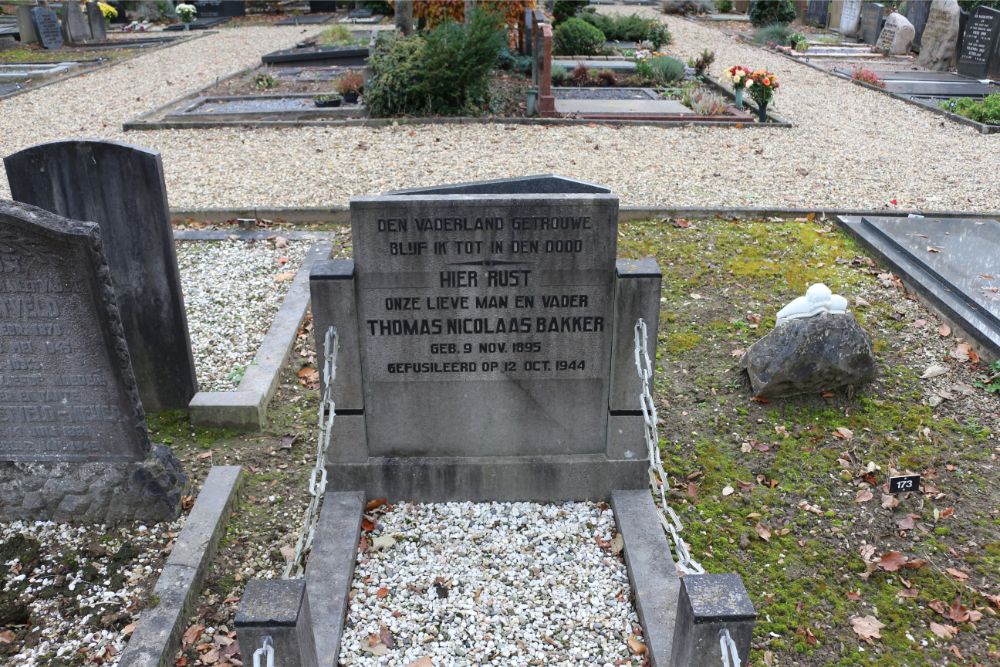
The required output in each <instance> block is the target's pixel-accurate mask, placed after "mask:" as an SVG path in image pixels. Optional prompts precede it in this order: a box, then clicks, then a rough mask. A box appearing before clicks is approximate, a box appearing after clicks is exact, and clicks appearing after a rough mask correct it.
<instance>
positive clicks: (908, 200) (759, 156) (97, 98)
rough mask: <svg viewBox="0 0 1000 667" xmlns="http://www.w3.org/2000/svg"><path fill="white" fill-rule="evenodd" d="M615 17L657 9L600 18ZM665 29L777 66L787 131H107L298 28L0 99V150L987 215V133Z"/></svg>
mask: <svg viewBox="0 0 1000 667" xmlns="http://www.w3.org/2000/svg"><path fill="white" fill-rule="evenodd" d="M614 9H619V10H624V11H627V12H633V11H640V12H650V13H654V14H655V12H653V10H651V9H650V8H632V7H628V8H608V9H606V10H605V11H613V10H614ZM655 15H657V16H662V15H660V14H655ZM667 21H668V23H669V25H670V28H671V31H672V32H673V34H674V37H675V43H674V45H673V46H671V47H670V48H671V50H672V51H674V52H676V53H678V54H680V55H683V56H685V57H687V56H691V55H694V54H696V53H698V52H700V51H701V50H702V49H703V48H705V47H708V48H711V49H713V50H714V51H715V52H716V56H717V57H716V62H715V64H714V65H713V66H712V73H713V74H715V75H716V76H718V74H719V73H721V71H722V70H723V69H724V68H725V67H727V66H728V65H730V64H733V63H743V64H746V65H749V66H753V67H765V68H768V69H770V70H772V71H774V72H776V73H777V74H778V76H779V77H780V79H781V82H782V89H781V91H780V92H779V94H778V96H777V100H776V102H775V105H774V110H775V112H777V113H778V114H779V115H781V116H783V117H785V118H786V119H788V120H790V121H791V122H792V123H793V124H795V127H794V128H792V129H777V128H776V129H769V130H757V129H754V130H746V129H744V130H740V129H724V128H653V127H624V128H619V129H608V128H606V127H603V126H598V125H594V126H582V127H563V128H554V127H533V126H514V125H501V124H492V125H466V126H425V127H418V128H408V127H399V126H397V127H389V128H380V129H379V128H309V129H284V130H258V131H248V130H236V129H233V130H183V131H181V130H172V131H161V132H141V133H140V132H136V133H128V134H127V135H123V133H121V131H120V124H121V123H122V121H124V120H126V119H128V118H131V117H133V116H135V115H137V114H138V113H140V112H142V111H146V110H148V109H150V108H152V107H153V106H155V105H158V104H161V103H164V102H166V101H168V100H169V99H172V98H174V97H177V96H179V95H180V94H181V93H183V92H186V91H190V90H193V89H195V88H197V87H198V86H201V85H203V84H205V83H207V82H208V81H211V80H212V79H213V78H214V77H216V76H220V75H222V74H225V73H227V72H231V71H233V70H236V69H237V68H239V67H241V66H245V65H249V64H251V63H252V62H255V61H257V57H258V56H259V55H260V54H261V53H264V52H266V51H269V50H271V49H274V48H278V47H283V46H288V45H289V44H291V43H292V42H293V41H295V39H296V38H297V37H299V36H301V33H302V32H304V31H305V29H303V28H301V27H288V28H240V29H232V30H224V31H221V32H220V33H219V34H218V35H214V36H209V37H205V38H203V39H199V40H196V41H194V42H191V43H189V44H185V45H181V46H177V47H172V48H168V49H163V50H160V51H158V52H155V53H151V54H149V55H146V56H142V57H139V58H136V59H135V60H131V61H129V62H128V63H126V64H124V65H121V66H118V67H113V68H109V69H106V70H103V71H100V72H97V73H94V74H89V75H86V76H83V77H80V78H77V79H72V80H70V81H67V82H64V83H61V84H57V85H54V86H50V87H48V88H44V89H42V90H39V91H36V92H32V93H28V94H26V95H22V96H18V97H15V98H12V99H10V100H6V101H3V102H0V152H2V153H3V154H7V153H9V152H11V151H14V150H16V149H20V148H23V147H25V146H28V145H30V144H32V143H34V142H37V141H42V140H46V139H55V138H61V137H66V136H72V135H81V134H87V135H98V136H103V137H111V138H118V139H122V138H124V139H126V140H128V141H130V142H135V143H139V144H141V145H145V146H149V147H152V148H156V149H159V150H161V151H162V152H163V154H164V162H165V167H166V175H167V185H168V189H169V192H170V199H171V204H172V205H173V206H175V207H219V206H222V207H226V206H261V207H269V206H329V205H340V204H345V203H346V202H347V200H348V198H349V197H351V196H354V195H363V194H372V193H378V192H382V191H384V190H388V189H391V188H402V187H410V186H418V185H429V184H435V183H445V182H453V181H459V180H472V179H479V178H497V177H507V176H517V175H524V174H533V173H542V172H558V173H561V174H565V175H567V176H572V177H577V178H582V179H586V180H591V181H596V182H600V183H604V184H606V185H609V186H611V187H612V188H613V189H614V190H615V191H616V192H618V193H619V194H620V195H621V197H622V203H623V204H626V205H678V206H793V207H799V206H812V207H852V208H853V207H861V208H880V207H891V206H892V205H891V204H890V203H889V202H890V201H891V200H893V199H895V200H896V201H897V206H899V207H901V208H911V207H912V208H920V209H962V210H969V211H976V210H978V211H982V210H1000V179H998V178H997V177H996V174H998V173H1000V135H980V134H978V133H977V132H976V131H974V130H973V129H971V128H968V127H965V126H961V125H958V124H955V123H952V122H950V121H947V120H945V119H943V118H941V117H940V116H937V115H935V114H933V113H931V112H928V111H923V110H920V109H917V108H915V107H913V106H911V105H908V104H905V103H904V102H900V101H897V100H893V99H892V98H890V97H888V96H886V95H883V94H881V93H877V92H874V91H869V90H865V89H863V88H861V87H859V86H855V85H853V84H850V83H848V82H846V81H838V80H836V79H834V78H832V77H830V76H828V75H825V74H822V73H820V72H816V71H814V70H812V69H810V68H808V67H806V66H804V65H800V64H797V63H794V62H792V61H790V60H788V59H786V58H784V57H782V56H780V55H778V54H774V53H769V52H767V51H765V50H763V49H759V48H756V47H752V46H747V45H743V44H739V43H737V42H735V41H734V40H733V39H731V38H729V37H727V36H725V35H723V34H722V33H721V32H720V31H719V30H717V29H714V28H712V27H709V26H704V25H700V24H695V23H692V22H690V21H685V20H682V19H679V18H673V17H670V18H668V19H667ZM94 119H96V122H95V120H94ZM3 180H4V179H0V181H3ZM5 192H6V183H5V182H4V183H2V185H0V195H2V194H5Z"/></svg>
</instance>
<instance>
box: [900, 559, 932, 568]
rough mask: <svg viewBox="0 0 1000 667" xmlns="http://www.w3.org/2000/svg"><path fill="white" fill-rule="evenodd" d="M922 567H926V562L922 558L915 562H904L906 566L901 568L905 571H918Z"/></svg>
mask: <svg viewBox="0 0 1000 667" xmlns="http://www.w3.org/2000/svg"><path fill="white" fill-rule="evenodd" d="M924 565H927V561H925V560H924V559H922V558H918V559H916V560H908V561H906V564H905V565H903V567H905V568H906V569H907V570H919V569H920V568H922V567H923V566H924Z"/></svg>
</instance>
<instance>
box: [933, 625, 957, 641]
mask: <svg viewBox="0 0 1000 667" xmlns="http://www.w3.org/2000/svg"><path fill="white" fill-rule="evenodd" d="M931 632H933V633H934V634H936V635H937V636H938V637H940V638H941V639H951V638H952V637H954V636H955V635H957V634H958V628H956V627H955V626H954V625H942V624H941V623H935V622H934V621H931Z"/></svg>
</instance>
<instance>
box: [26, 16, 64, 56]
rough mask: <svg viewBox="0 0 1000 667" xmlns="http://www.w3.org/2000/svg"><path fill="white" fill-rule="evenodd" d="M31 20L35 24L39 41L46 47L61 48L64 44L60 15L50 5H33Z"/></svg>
mask: <svg viewBox="0 0 1000 667" xmlns="http://www.w3.org/2000/svg"><path fill="white" fill-rule="evenodd" d="M31 20H32V22H34V24H35V32H36V33H37V34H38V41H39V42H41V43H42V46H43V47H45V48H46V49H61V48H62V45H63V36H62V30H60V28H59V17H58V16H56V13H55V12H54V11H52V10H51V9H49V8H48V7H32V8H31Z"/></svg>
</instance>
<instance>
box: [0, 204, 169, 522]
mask: <svg viewBox="0 0 1000 667" xmlns="http://www.w3.org/2000/svg"><path fill="white" fill-rule="evenodd" d="M0 333H2V335H0V519H2V520H9V519H53V520H56V521H79V522H93V523H102V522H115V521H119V520H125V519H140V520H146V521H160V520H165V519H172V518H174V517H176V515H177V511H178V508H179V503H180V496H181V492H182V490H183V487H184V482H185V478H184V475H183V474H182V473H181V472H180V465H179V463H178V462H177V460H176V459H175V458H174V457H173V455H172V454H171V453H170V450H169V449H168V448H166V447H163V446H161V445H151V444H150V442H149V436H148V433H147V431H146V420H145V414H144V412H143V408H142V403H141V402H140V401H139V395H138V391H137V389H136V383H135V378H134V376H133V375H132V367H131V364H130V362H129V355H128V348H127V346H126V344H125V338H124V335H123V332H122V324H121V319H120V318H119V316H118V307H117V304H116V301H115V294H114V290H113V288H112V285H111V277H110V272H109V270H108V265H107V262H106V261H105V259H104V252H103V247H102V245H101V233H100V228H99V227H98V226H97V225H96V224H95V223H92V222H78V221H75V220H69V219H66V218H61V217H59V216H56V215H53V214H51V213H48V212H47V211H43V210H42V209H39V208H35V207H33V206H26V205H22V204H15V203H12V202H3V201H0Z"/></svg>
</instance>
